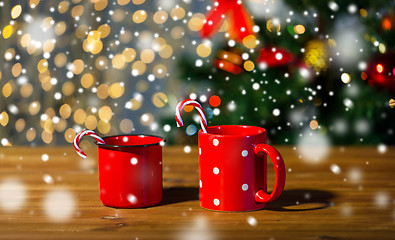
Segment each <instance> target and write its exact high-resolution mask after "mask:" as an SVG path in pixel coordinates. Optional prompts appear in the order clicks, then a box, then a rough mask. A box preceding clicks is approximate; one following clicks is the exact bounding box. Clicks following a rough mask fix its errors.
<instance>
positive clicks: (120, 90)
mask: <svg viewBox="0 0 395 240" xmlns="http://www.w3.org/2000/svg"><path fill="white" fill-rule="evenodd" d="M124 92H125V86H124V83H123V82H118V83H113V84H111V85H110V88H109V89H108V95H109V96H110V97H111V98H119V97H121V96H122V95H123V94H124Z"/></svg>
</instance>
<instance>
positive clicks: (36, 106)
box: [29, 101, 41, 116]
mask: <svg viewBox="0 0 395 240" xmlns="http://www.w3.org/2000/svg"><path fill="white" fill-rule="evenodd" d="M40 109H41V105H40V102H39V101H34V102H32V103H30V105H29V113H30V115H32V116H34V115H36V114H37V113H38V112H39V111H40Z"/></svg>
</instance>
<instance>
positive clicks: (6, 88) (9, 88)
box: [3, 81, 13, 98]
mask: <svg viewBox="0 0 395 240" xmlns="http://www.w3.org/2000/svg"><path fill="white" fill-rule="evenodd" d="M12 90H13V87H12V81H9V82H8V83H6V84H4V86H3V95H4V97H6V98H8V97H9V96H10V95H11V93H12Z"/></svg>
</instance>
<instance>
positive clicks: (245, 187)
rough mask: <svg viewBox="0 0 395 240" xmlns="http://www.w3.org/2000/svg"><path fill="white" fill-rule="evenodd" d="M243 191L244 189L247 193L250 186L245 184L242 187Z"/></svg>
mask: <svg viewBox="0 0 395 240" xmlns="http://www.w3.org/2000/svg"><path fill="white" fill-rule="evenodd" d="M241 189H243V191H247V190H248V184H247V183H244V184H243V186H241Z"/></svg>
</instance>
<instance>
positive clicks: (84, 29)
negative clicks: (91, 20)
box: [75, 24, 88, 39]
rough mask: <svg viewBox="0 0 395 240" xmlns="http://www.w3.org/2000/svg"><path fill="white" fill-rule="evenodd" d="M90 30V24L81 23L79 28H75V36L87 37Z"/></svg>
mask: <svg viewBox="0 0 395 240" xmlns="http://www.w3.org/2000/svg"><path fill="white" fill-rule="evenodd" d="M87 32H88V26H87V25H85V24H81V25H79V26H78V27H77V29H76V30H75V36H76V37H77V38H78V39H83V38H85V37H86V35H87Z"/></svg>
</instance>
